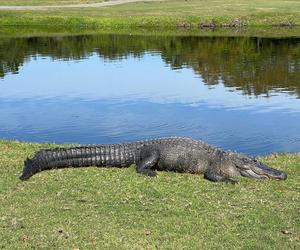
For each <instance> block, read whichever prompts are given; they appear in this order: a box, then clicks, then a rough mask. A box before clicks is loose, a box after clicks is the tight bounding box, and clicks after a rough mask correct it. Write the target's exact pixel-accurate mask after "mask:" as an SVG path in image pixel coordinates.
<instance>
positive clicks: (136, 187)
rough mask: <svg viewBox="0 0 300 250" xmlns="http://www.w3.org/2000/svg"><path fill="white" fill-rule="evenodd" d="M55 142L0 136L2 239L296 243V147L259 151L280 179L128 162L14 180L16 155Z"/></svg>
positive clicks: (135, 245)
mask: <svg viewBox="0 0 300 250" xmlns="http://www.w3.org/2000/svg"><path fill="white" fill-rule="evenodd" d="M54 146H55V145H49V144H44V145H41V144H30V143H20V142H10V141H0V202H1V206H0V235H1V241H0V248H5V249H19V248H27V249H34V248H36V249H41V248H47V249H58V248H64V249H74V248H80V249H103V248H105V247H106V248H108V249H116V248H118V249H157V248H159V249H183V248H186V249H222V248H223V249H224V248H225V249H297V248H298V247H299V237H300V217H299V204H300V186H299V183H300V155H299V154H298V155H296V154H294V155H292V154H276V155H272V156H268V157H265V158H263V161H264V162H266V163H268V164H270V165H271V166H273V167H275V168H278V169H281V170H284V171H286V172H287V173H288V174H289V177H288V179H287V180H286V181H257V180H251V179H246V178H241V179H240V184H239V185H226V184H220V183H212V182H209V181H206V180H204V179H203V177H202V176H197V175H189V174H177V173H166V172H160V173H159V174H158V177H157V178H147V177H144V176H141V175H138V174H136V173H135V170H134V167H131V168H127V169H116V168H111V169H107V168H84V169H83V168H82V169H63V170H52V171H44V172H42V173H39V174H37V175H35V176H33V177H32V178H31V179H30V180H29V181H27V182H21V181H20V180H19V179H18V176H19V175H20V173H21V170H22V167H23V160H24V159H25V158H26V157H27V156H30V155H32V154H33V153H34V152H35V151H36V150H39V149H40V148H48V147H54Z"/></svg>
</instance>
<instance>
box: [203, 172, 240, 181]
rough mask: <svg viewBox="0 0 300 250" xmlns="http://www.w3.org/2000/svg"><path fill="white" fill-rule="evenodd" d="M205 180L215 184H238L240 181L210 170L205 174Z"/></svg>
mask: <svg viewBox="0 0 300 250" xmlns="http://www.w3.org/2000/svg"><path fill="white" fill-rule="evenodd" d="M204 178H205V179H207V180H210V181H214V182H225V183H230V184H237V183H238V181H237V180H234V179H232V178H229V177H227V176H223V175H220V174H219V173H217V172H216V171H214V170H208V171H206V172H205V173H204Z"/></svg>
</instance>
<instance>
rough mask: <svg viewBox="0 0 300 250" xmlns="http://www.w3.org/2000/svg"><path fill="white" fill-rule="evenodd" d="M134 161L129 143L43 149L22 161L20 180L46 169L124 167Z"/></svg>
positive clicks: (133, 152)
mask: <svg viewBox="0 0 300 250" xmlns="http://www.w3.org/2000/svg"><path fill="white" fill-rule="evenodd" d="M133 163H135V150H134V147H132V146H130V145H128V144H127V145H126V144H125V145H123V144H120V145H95V146H83V147H73V148H56V149H43V150H40V151H38V152H37V153H36V154H35V155H34V156H33V158H31V159H29V158H27V159H26V160H25V162H24V169H23V174H22V175H21V176H20V179H21V180H23V181H24V180H27V179H29V178H30V177H31V176H33V175H34V174H36V173H38V172H41V171H43V170H47V169H55V168H68V167H89V166H98V167H100V166H103V167H104V166H114V167H126V166H129V165H130V164H133Z"/></svg>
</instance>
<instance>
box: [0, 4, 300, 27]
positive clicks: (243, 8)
mask: <svg viewBox="0 0 300 250" xmlns="http://www.w3.org/2000/svg"><path fill="white" fill-rule="evenodd" d="M19 1H20V3H22V2H24V0H19ZM32 1H33V0H32ZM47 1H50V0H46V2H47ZM74 1H76V0H74ZM78 1H79V0H78ZM13 2H14V4H18V0H14V1H13ZM5 4H7V0H0V5H5ZM18 5H19V4H18ZM299 10H300V2H299V1H284V0H270V1H264V0H253V1H248V0H242V1H237V0H220V1H206V0H188V1H181V0H169V1H151V2H139V3H131V4H124V5H116V6H110V7H99V8H78V9H76V8H73V9H60V10H58V9H48V10H43V11H0V25H46V26H49V25H50V26H57V25H60V26H84V27H87V26H88V27H96V28H105V27H110V28H117V29H123V28H126V29H127V28H136V27H161V28H162V27H164V28H171V27H173V28H176V27H184V28H197V29H198V28H199V25H200V24H201V25H202V26H208V27H215V26H243V25H247V26H272V25H273V26H274V25H275V26H293V25H300V11H299Z"/></svg>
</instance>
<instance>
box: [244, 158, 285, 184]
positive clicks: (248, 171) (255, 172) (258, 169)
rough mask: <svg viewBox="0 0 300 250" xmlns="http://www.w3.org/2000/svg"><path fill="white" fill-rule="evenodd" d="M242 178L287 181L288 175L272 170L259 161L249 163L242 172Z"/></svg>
mask: <svg viewBox="0 0 300 250" xmlns="http://www.w3.org/2000/svg"><path fill="white" fill-rule="evenodd" d="M240 172H241V175H242V176H246V177H250V178H256V179H276V180H285V179H286V178H287V174H286V173H284V172H282V171H280V170H277V169H274V168H271V167H269V166H267V165H265V164H263V163H261V162H259V161H257V160H253V162H248V163H247V164H246V165H245V166H244V168H243V169H241V170H240Z"/></svg>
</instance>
